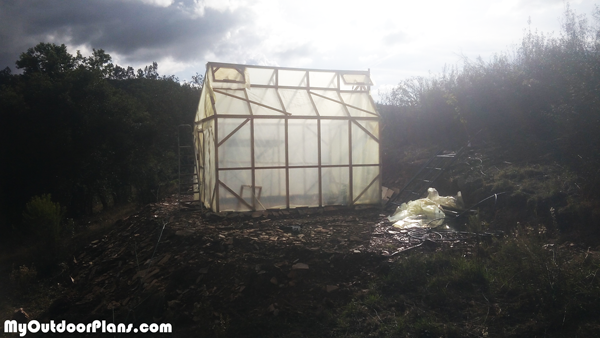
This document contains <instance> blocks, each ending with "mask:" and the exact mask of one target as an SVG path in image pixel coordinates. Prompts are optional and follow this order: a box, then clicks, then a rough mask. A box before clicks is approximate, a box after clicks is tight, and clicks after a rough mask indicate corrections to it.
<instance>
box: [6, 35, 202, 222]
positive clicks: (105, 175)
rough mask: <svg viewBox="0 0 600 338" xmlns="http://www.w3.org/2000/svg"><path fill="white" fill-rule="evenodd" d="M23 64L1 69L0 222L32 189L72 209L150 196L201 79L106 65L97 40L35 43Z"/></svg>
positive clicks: (13, 216)
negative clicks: (73, 46) (86, 50)
mask: <svg viewBox="0 0 600 338" xmlns="http://www.w3.org/2000/svg"><path fill="white" fill-rule="evenodd" d="M17 68H20V69H22V70H23V74H11V72H10V69H5V70H4V71H2V72H1V73H0V118H1V119H2V121H3V122H2V124H1V126H0V138H1V141H2V144H3V145H9V146H6V147H2V150H0V156H1V158H2V159H3V164H2V167H1V170H2V173H1V174H2V175H1V179H0V187H1V189H0V203H1V205H2V210H1V212H0V226H1V227H2V228H10V227H11V225H12V226H13V227H15V226H16V225H18V223H19V221H20V215H21V211H22V210H23V207H24V206H25V203H26V202H27V201H28V200H29V198H30V197H31V196H35V195H39V194H44V193H51V194H52V196H53V197H55V198H56V199H57V200H58V201H59V202H60V204H61V205H64V206H66V207H67V210H68V211H69V214H70V215H71V216H81V215H89V214H91V213H92V212H93V210H94V208H95V207H97V206H98V205H102V207H103V208H107V207H110V206H112V205H118V204H122V203H127V202H136V201H140V202H147V201H149V200H156V198H157V194H156V191H157V189H158V188H159V186H164V185H166V184H168V183H169V182H170V181H171V180H173V179H174V178H175V173H176V168H177V161H176V157H175V156H176V154H177V152H176V151H177V149H176V145H177V139H176V135H177V126H178V125H179V124H183V123H187V124H190V123H192V122H193V116H194V113H195V110H196V107H197V103H198V98H199V86H197V85H194V86H192V85H189V84H185V83H184V84H180V83H179V82H178V80H177V78H175V77H173V76H170V77H167V76H162V77H161V76H160V75H159V74H158V65H157V64H156V63H153V64H152V65H150V66H147V67H145V69H144V70H141V69H140V70H138V72H137V74H135V72H134V71H133V68H131V67H126V68H124V67H121V66H118V65H113V64H112V62H111V57H110V55H108V54H106V53H105V52H104V51H103V50H101V49H98V50H96V49H94V51H93V53H92V55H91V56H89V57H83V56H82V55H81V54H80V53H79V52H78V53H77V54H76V55H75V56H73V55H71V54H69V53H68V52H67V50H66V47H65V46H64V45H60V46H58V45H55V44H49V43H40V44H38V45H37V46H35V47H33V48H29V49H28V50H27V52H25V53H23V54H21V57H20V59H19V60H18V61H17Z"/></svg>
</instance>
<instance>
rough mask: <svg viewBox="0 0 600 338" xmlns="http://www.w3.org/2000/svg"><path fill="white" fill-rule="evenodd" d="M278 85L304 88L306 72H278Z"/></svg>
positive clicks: (281, 70)
mask: <svg viewBox="0 0 600 338" xmlns="http://www.w3.org/2000/svg"><path fill="white" fill-rule="evenodd" d="M279 85H280V86H291V87H306V86H307V81H306V71H303V70H284V69H280V70H279Z"/></svg>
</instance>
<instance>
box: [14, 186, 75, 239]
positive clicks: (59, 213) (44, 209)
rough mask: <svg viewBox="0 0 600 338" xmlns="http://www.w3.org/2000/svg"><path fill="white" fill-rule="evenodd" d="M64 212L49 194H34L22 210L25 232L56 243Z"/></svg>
mask: <svg viewBox="0 0 600 338" xmlns="http://www.w3.org/2000/svg"><path fill="white" fill-rule="evenodd" d="M64 214H65V210H64V209H61V207H60V204H59V203H58V202H57V203H54V202H52V198H51V196H50V194H45V195H41V196H34V197H32V198H31V200H29V202H28V203H27V205H26V206H25V211H23V225H24V226H25V229H26V233H27V234H28V235H30V236H33V237H36V238H37V239H43V240H45V241H49V242H52V243H57V242H59V240H60V235H61V232H62V230H63V223H62V219H63V216H64Z"/></svg>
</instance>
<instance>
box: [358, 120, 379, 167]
mask: <svg viewBox="0 0 600 338" xmlns="http://www.w3.org/2000/svg"><path fill="white" fill-rule="evenodd" d="M357 124H359V125H361V126H362V127H363V128H364V129H363V128H360V127H359V126H358V125H357ZM365 130H366V131H368V132H369V133H371V135H372V136H371V135H369V133H367V132H365ZM378 135H379V128H378V122H376V121H353V122H352V164H379V142H377V140H376V139H374V138H373V136H375V137H377V136H378Z"/></svg>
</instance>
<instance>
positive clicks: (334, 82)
mask: <svg viewBox="0 0 600 338" xmlns="http://www.w3.org/2000/svg"><path fill="white" fill-rule="evenodd" d="M309 77H310V87H311V88H315V87H318V88H337V87H338V77H337V74H336V73H334V72H315V71H311V72H309Z"/></svg>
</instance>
